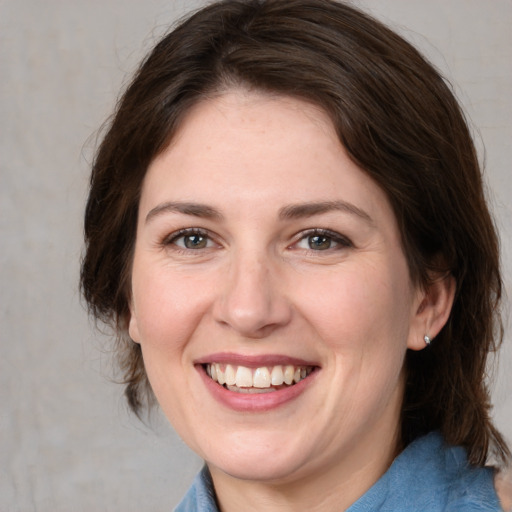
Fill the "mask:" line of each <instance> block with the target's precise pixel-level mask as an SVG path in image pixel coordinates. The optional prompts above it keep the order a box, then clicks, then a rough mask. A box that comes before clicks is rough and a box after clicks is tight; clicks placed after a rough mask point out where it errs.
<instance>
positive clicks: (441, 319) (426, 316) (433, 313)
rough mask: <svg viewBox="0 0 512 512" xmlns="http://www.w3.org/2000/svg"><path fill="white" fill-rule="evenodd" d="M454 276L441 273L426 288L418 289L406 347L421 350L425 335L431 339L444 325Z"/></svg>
mask: <svg viewBox="0 0 512 512" xmlns="http://www.w3.org/2000/svg"><path fill="white" fill-rule="evenodd" d="M455 285H456V283H455V278H454V277H453V276H452V275H451V274H443V275H440V276H438V277H436V278H435V279H433V280H432V281H431V282H430V283H429V284H428V285H427V286H426V288H420V289H419V290H418V298H417V300H416V301H415V302H416V304H418V306H417V308H416V312H415V313H414V319H413V321H412V324H411V330H410V333H409V340H408V342H407V347H408V348H410V349H412V350H422V349H424V348H425V347H426V343H425V339H424V337H425V336H428V337H429V338H430V339H431V340H433V339H434V338H435V337H436V336H437V335H438V334H439V332H440V331H441V329H442V328H443V327H444V325H445V324H446V322H447V321H448V318H449V317H450V313H451V310H452V305H453V300H454V297H455V287H456V286H455Z"/></svg>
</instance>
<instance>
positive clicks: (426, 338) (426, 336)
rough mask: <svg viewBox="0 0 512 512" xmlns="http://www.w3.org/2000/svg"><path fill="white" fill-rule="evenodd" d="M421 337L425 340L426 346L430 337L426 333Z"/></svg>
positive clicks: (430, 340)
mask: <svg viewBox="0 0 512 512" xmlns="http://www.w3.org/2000/svg"><path fill="white" fill-rule="evenodd" d="M423 339H424V340H425V344H426V345H427V347H428V346H429V345H430V344H431V343H432V339H431V338H430V336H428V335H427V334H425V336H423Z"/></svg>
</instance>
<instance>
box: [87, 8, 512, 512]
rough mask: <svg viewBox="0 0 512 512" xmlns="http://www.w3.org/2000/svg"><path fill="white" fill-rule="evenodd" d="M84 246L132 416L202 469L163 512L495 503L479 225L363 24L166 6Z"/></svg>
mask: <svg viewBox="0 0 512 512" xmlns="http://www.w3.org/2000/svg"><path fill="white" fill-rule="evenodd" d="M85 238H86V254H85V257H84V261H83V266H82V275H81V279H82V287H83V292H84V295H85V298H86V300H87V302H88V304H89V306H90V309H91V311H92V313H93V314H94V315H95V316H96V317H98V318H100V319H102V320H104V321H106V322H109V323H112V324H113V325H114V326H115V327H116V329H117V333H118V338H119V348H118V353H119V357H120V364H121V366H122V368H123V370H124V372H125V378H126V396H127V398H128V401H129V403H130V405H131V407H132V409H133V410H134V411H135V412H136V413H140V411H141V410H142V409H143V408H144V407H145V406H147V405H149V404H150V403H151V402H152V400H153V397H156V399H157V401H158V403H159V405H160V407H161V408H162V409H163V411H164V412H165V414H166V416H167V417H168V418H169V420H170V422H171V423H172V425H173V426H174V428H175V429H176V430H177V432H178V433H179V434H180V435H181V437H182V438H183V439H184V440H185V442H186V443H187V444H188V445H189V446H190V447H191V448H192V449H193V450H194V451H196V452H197V453H198V454H199V455H200V456H201V457H203V458H204V460H205V462H206V466H205V469H204V470H203V472H202V473H201V474H200V475H199V476H198V478H197V479H196V481H195V482H194V485H193V486H192V488H191V490H190V491H189V493H188V494H187V496H186V497H185V499H184V501H183V502H182V504H181V505H180V506H179V507H178V510H208V511H210V510H223V511H228V512H229V511H231V510H291V509H293V510H322V511H329V510H350V511H351V512H354V511H360V510H364V511H368V510H428V511H436V510H453V511H455V510H457V511H460V510H501V508H500V504H499V498H498V495H497V492H496V488H495V485H494V472H493V470H492V469H491V468H488V467H485V464H486V462H487V461H488V460H489V459H490V458H491V457H494V458H495V459H496V458H497V459H498V460H500V461H502V462H505V461H506V460H507V458H508V457H509V455H510V453H509V450H508V448H507V446H506V444H505V441H504V440H503V439H502V437H501V436H500V434H499V432H497V430H496V429H495V427H494V426H493V424H492V422H491V420H490V418H489V396H488V392H487V389H486V386H485V382H484V375H485V365H486V357H487V354H488V353H489V351H491V350H494V349H495V348H496V347H497V346H498V345H499V342H500V339H501V324H500V319H499V301H500V293H501V278H500V271H499V256H498V243H497V237H496V233H495V230H494V227H493V222H492V219H491V217H490V215H489V211H488V209H487V206H486V203H485V198H484V195H483V191H482V180H481V173H480V169H479V165H478V161H477V157H476V154H475V150H474V147H473V144H472V141H471V137H470V135H469V132H468V129H467V126H466V123H465V121H464V117H463V115H462V113H461V111H460V108H459V106H458V105H457V103H456V101H455V99H454V97H453V94H452V93H451V91H450V89H449V88H448V87H447V85H446V84H445V82H444V81H443V79H442V78H441V77H440V76H439V74H438V73H437V71H436V70H434V69H433V68H432V67H431V66H430V65H429V64H428V63H427V62H426V61H425V60H424V59H423V58H422V57H421V56H420V55H419V54H418V52H417V51H416V50H415V49H413V48H412V47H411V46H410V45H409V44H408V43H406V42H405V41H404V40H402V39H401V38H400V37H399V36H397V35H396V34H395V33H393V32H391V31H390V30H389V29H387V28H386V27H384V26H383V25H381V24H380V23H378V22H376V21H375V20H373V19H371V18H370V17H368V16H367V15H365V14H362V13H361V12H359V11H357V10H355V9H354V8H352V7H350V6H348V5H345V4H343V3H336V2H331V1H328V0H291V1H290V0H288V1H279V0H274V1H272V0H269V1H238V0H229V1H225V2H220V3H214V4H212V5H211V6H209V7H206V8H204V9H203V10H201V11H199V12H197V13H196V14H194V15H193V16H191V17H190V18H189V19H187V20H185V21H184V22H183V23H182V24H181V25H180V26H178V27H177V28H176V29H175V30H174V31H172V32H171V33H169V34H168V35H167V36H166V37H164V39H163V40H162V41H161V42H160V43H159V44H158V45H157V46H156V47H155V48H154V50H153V51H152V52H151V53H150V55H149V56H148V57H147V59H146V60H145V61H144V62H143V64H142V65H141V67H140V69H139V71H138V73H137V75H136V76H135V78H134V80H133V82H132V83H131V85H130V86H129V87H128V89H127V91H126V92H125V94H124V96H123V97H122V99H121V101H120V103H119V106H118V109H117V111H116V113H115V116H114V118H113V120H112V123H111V125H110V127H109V129H108V132H107V133H106V135H105V137H104V139H103V142H102V143H101V146H100V148H99V151H98V153H97V156H96V159H95V162H94V166H93V171H92V177H91V190H90V195H89V200H88V204H87V211H86V218H85ZM501 494H504V493H503V492H501ZM502 500H503V502H504V503H505V500H506V496H502Z"/></svg>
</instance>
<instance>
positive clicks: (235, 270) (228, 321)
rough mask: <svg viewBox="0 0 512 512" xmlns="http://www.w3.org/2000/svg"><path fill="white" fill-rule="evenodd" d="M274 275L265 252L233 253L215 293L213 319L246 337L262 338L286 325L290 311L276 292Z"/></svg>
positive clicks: (272, 259)
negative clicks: (219, 288) (215, 303)
mask: <svg viewBox="0 0 512 512" xmlns="http://www.w3.org/2000/svg"><path fill="white" fill-rule="evenodd" d="M278 274H279V272H278V271H277V268H276V262H275V261H274V258H272V256H271V254H269V252H268V251H265V250H264V249H262V248H260V249H254V248H253V249H250V248H240V249H238V250H236V251H234V252H233V254H232V257H231V260H230V265H229V269H228V271H227V273H226V276H225V281H224V286H223V290H222V292H221V293H220V294H219V303H218V307H217V319H218V320H219V321H220V322H221V323H223V324H225V325H229V326H230V327H231V328H232V329H233V330H235V331H237V332H238V333H239V334H241V335H243V336H245V337H250V338H260V337H264V336H266V335H268V334H269V333H270V332H271V331H272V330H274V329H275V328H277V327H278V326H280V325H284V324H285V323H287V321H288V320H289V315H290V310H289V306H288V304H287V301H286V299H285V297H284V296H283V295H282V293H281V291H280V288H281V287H280V283H279V281H278Z"/></svg>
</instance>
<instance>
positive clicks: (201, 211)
mask: <svg viewBox="0 0 512 512" xmlns="http://www.w3.org/2000/svg"><path fill="white" fill-rule="evenodd" d="M163 213H182V214H184V215H192V216H193V217H201V218H207V219H215V220H222V219H223V216H222V214H221V213H220V212H219V210H217V209H215V208H212V207H211V206H207V205H205V204H200V203H188V202H178V201H170V202H167V203H162V204H159V205H158V206H155V207H154V208H153V209H152V210H150V212H149V213H148V214H147V215H146V224H147V223H148V222H149V221H151V220H152V219H154V218H155V217H158V216H159V215H162V214H163Z"/></svg>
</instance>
